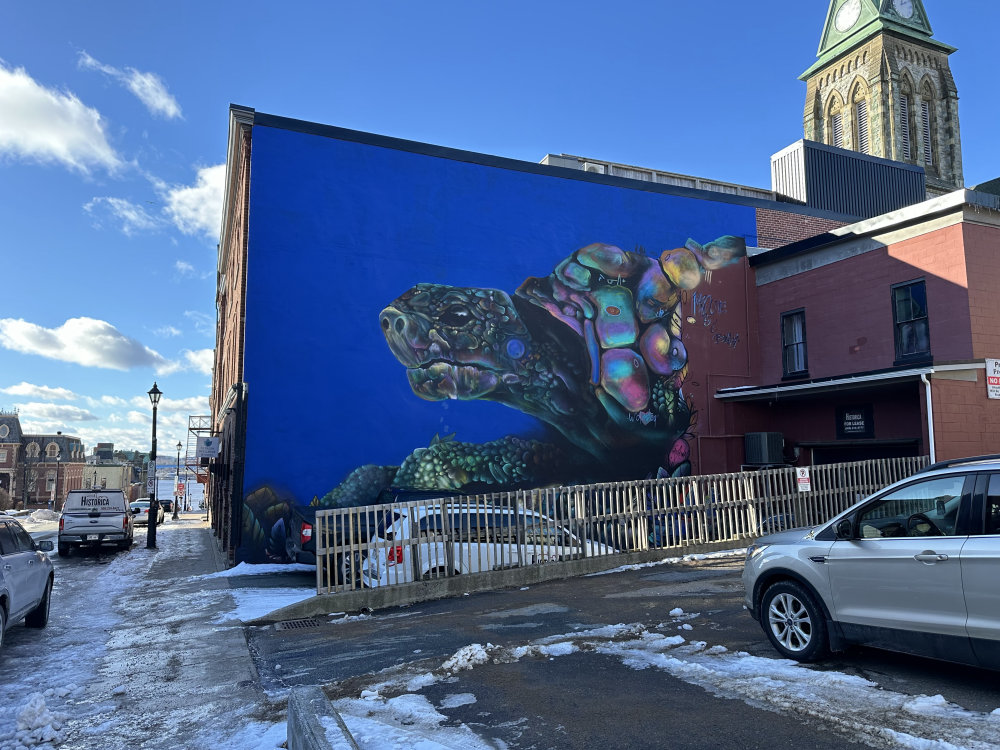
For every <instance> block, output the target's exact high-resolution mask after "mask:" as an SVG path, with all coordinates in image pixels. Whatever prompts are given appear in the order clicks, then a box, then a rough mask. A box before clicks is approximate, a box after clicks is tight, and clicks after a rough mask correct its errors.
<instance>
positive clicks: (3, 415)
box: [0, 410, 86, 510]
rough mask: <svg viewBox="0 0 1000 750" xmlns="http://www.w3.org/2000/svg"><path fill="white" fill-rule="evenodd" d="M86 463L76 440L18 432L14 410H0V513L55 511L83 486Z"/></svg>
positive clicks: (16, 415) (19, 427)
mask: <svg viewBox="0 0 1000 750" xmlns="http://www.w3.org/2000/svg"><path fill="white" fill-rule="evenodd" d="M85 461H86V456H85V455H84V446H83V443H82V442H81V441H80V439H79V438H77V437H73V436H71V435H64V434H63V433H61V432H57V433H56V434H54V435H31V434H26V433H24V432H23V431H22V430H21V421H20V417H19V416H18V413H17V411H16V410H11V411H7V410H0V510H3V509H4V508H28V509H31V508H48V507H51V508H55V509H58V508H59V506H60V504H61V502H62V499H63V498H64V497H65V496H66V493H67V492H69V490H71V489H77V488H79V487H82V486H83V468H84V464H85Z"/></svg>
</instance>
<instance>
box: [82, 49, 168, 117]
mask: <svg viewBox="0 0 1000 750" xmlns="http://www.w3.org/2000/svg"><path fill="white" fill-rule="evenodd" d="M79 65H80V67H81V68H83V69H85V70H98V71H100V72H101V73H104V74H105V75H107V76H110V77H111V78H114V79H115V80H116V81H118V82H119V83H121V84H122V85H123V86H124V87H125V88H127V89H128V90H129V91H131V92H132V93H133V94H134V95H135V96H136V98H137V99H138V100H139V101H140V102H142V103H143V104H144V105H145V107H146V109H148V110H149V111H150V113H152V114H154V115H158V116H160V117H166V118H167V119H168V120H172V119H174V118H175V117H180V116H181V107H180V105H179V104H178V103H177V100H176V99H174V97H173V96H172V95H171V94H170V92H169V91H167V87H166V84H164V83H163V81H162V80H161V79H160V77H159V76H158V75H156V74H155V73H143V72H141V71H138V70H136V69H135V68H125V69H124V70H121V69H119V68H116V67H114V66H111V65H105V64H103V63H101V62H99V61H98V60H95V59H94V58H93V57H91V56H90V55H88V54H87V53H86V52H81V53H80V59H79Z"/></svg>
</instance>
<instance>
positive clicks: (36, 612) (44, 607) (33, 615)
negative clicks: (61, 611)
mask: <svg viewBox="0 0 1000 750" xmlns="http://www.w3.org/2000/svg"><path fill="white" fill-rule="evenodd" d="M51 602H52V581H49V582H48V583H46V584H45V593H44V594H42V600H41V601H40V602H38V606H37V607H35V608H34V609H33V610H31V611H30V612H29V613H28V615H27V616H26V617H25V618H24V624H25V625H26V626H28V627H29V628H44V627H45V626H46V625H48V624H49V604H50V603H51Z"/></svg>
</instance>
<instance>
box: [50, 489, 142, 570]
mask: <svg viewBox="0 0 1000 750" xmlns="http://www.w3.org/2000/svg"><path fill="white" fill-rule="evenodd" d="M133 528H134V524H133V521H132V512H131V511H130V510H129V507H128V500H126V498H125V493H124V492H122V491H121V490H101V489H98V490H70V492H69V494H68V495H67V496H66V502H65V503H64V504H63V509H62V515H60V516H59V544H58V550H59V556H60V557H65V556H66V555H68V554H69V551H70V548H71V547H84V546H97V545H101V544H114V545H116V546H118V547H119V548H120V549H128V548H129V547H131V546H132V533H133Z"/></svg>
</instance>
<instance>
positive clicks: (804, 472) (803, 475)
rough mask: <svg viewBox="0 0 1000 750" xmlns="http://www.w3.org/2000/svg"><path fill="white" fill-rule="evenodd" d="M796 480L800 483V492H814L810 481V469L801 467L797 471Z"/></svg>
mask: <svg viewBox="0 0 1000 750" xmlns="http://www.w3.org/2000/svg"><path fill="white" fill-rule="evenodd" d="M795 478H796V480H797V481H798V485H799V492H812V481H811V480H810V479H809V467H808V466H801V467H799V468H797V469H796V470H795Z"/></svg>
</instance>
